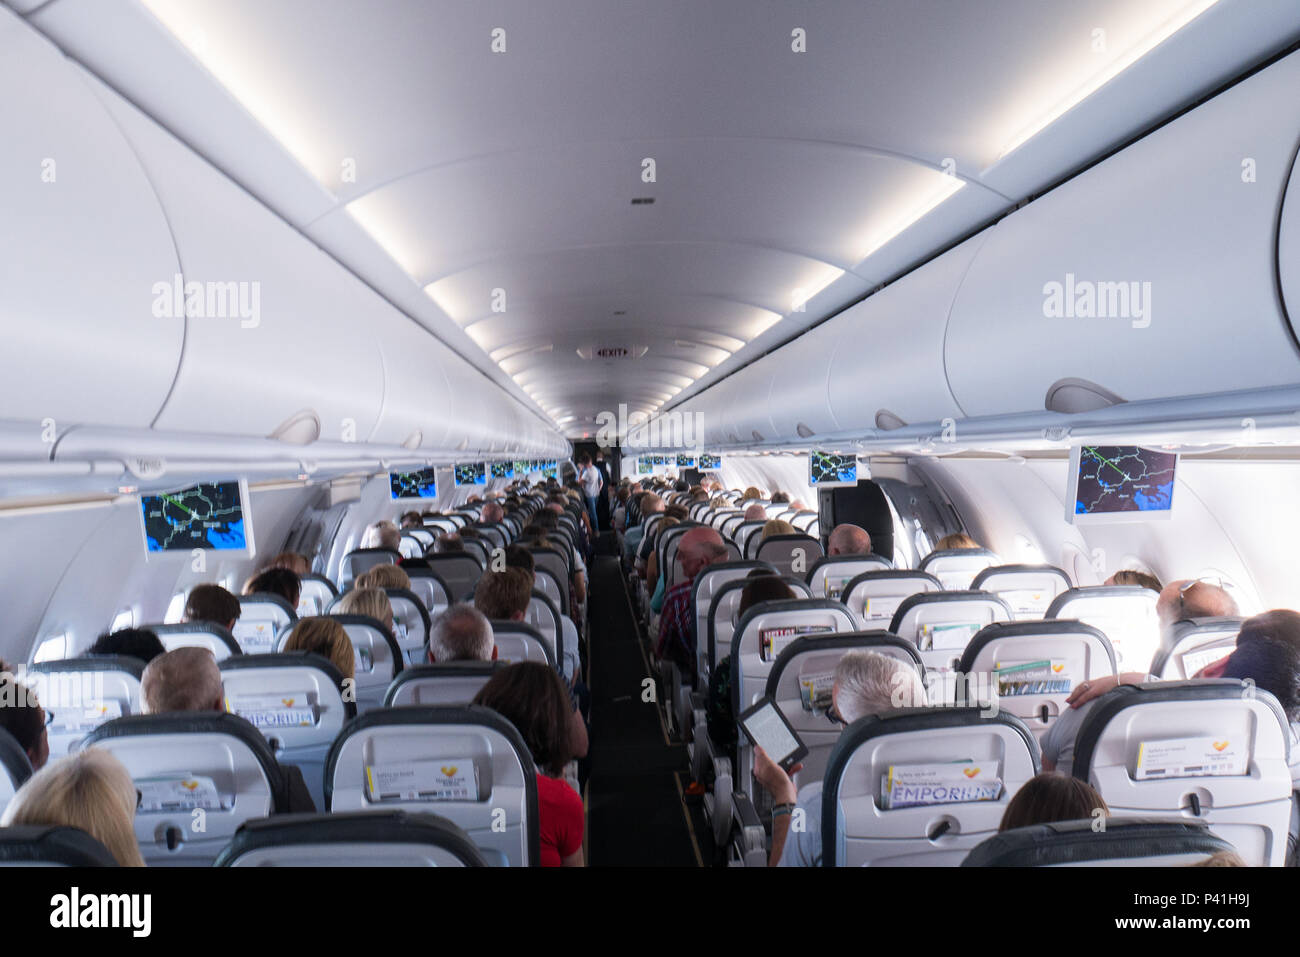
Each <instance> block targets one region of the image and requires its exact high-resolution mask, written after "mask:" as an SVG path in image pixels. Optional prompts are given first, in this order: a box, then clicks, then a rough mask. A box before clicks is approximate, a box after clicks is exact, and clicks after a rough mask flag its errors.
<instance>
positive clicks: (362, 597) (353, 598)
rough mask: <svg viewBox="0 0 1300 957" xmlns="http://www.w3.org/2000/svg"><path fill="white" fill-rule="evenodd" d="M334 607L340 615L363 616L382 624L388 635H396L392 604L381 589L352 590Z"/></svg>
mask: <svg viewBox="0 0 1300 957" xmlns="http://www.w3.org/2000/svg"><path fill="white" fill-rule="evenodd" d="M336 607H337V609H338V612H339V614H341V615H365V616H366V617H367V618H373V619H375V620H376V621H378V622H379V623H380V624H382V625H383V626H384V627H385V628H387V629H388V633H389V634H396V632H394V631H393V603H392V602H390V601H389V600H388V596H387V595H385V594H384V592H383V590H382V589H379V588H353V589H352V590H351V591H349V592H347V593H346V594H344V596H343V597H342V598H341V599H339V603H338V605H337V606H336Z"/></svg>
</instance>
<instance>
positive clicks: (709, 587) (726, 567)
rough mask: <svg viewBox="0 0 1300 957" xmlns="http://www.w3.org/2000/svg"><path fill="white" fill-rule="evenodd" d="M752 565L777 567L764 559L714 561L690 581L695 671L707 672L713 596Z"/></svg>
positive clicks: (702, 673) (698, 672) (741, 575)
mask: <svg viewBox="0 0 1300 957" xmlns="http://www.w3.org/2000/svg"><path fill="white" fill-rule="evenodd" d="M755 568H763V569H765V570H767V571H770V572H771V573H772V574H773V575H775V574H776V573H777V571H776V569H775V568H773V567H772V566H771V565H768V564H766V563H765V562H716V563H715V564H712V565H706V566H705V567H704V568H701V569H700V572H699V574H698V575H696V576H695V581H694V582H693V583H692V585H691V604H692V605H693V607H694V608H695V651H696V662H695V669H696V670H695V673H696V674H697V675H700V676H701V677H706V678H707V676H708V674H709V648H708V644H709V643H708V634H709V608H710V607H711V606H712V604H713V597H714V596H715V595H716V594H717V593H718V590H719V589H721V587H722V586H723V585H725V584H726V583H727V582H732V581H736V580H738V579H742V578H746V577H748V575H749V573H750V572H752V571H753V570H754V569H755Z"/></svg>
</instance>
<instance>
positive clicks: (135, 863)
mask: <svg viewBox="0 0 1300 957" xmlns="http://www.w3.org/2000/svg"><path fill="white" fill-rule="evenodd" d="M137 800H138V798H137V795H136V790H135V782H134V781H132V780H131V775H130V773H128V772H127V770H126V766H125V765H123V764H122V762H121V761H119V760H118V759H117V758H116V757H115V756H114V755H113V754H111V753H110V752H108V751H105V750H104V749H103V748H86V749H85V750H84V751H74V752H73V753H72V754H69V755H68V756H67V757H65V758H63V759H62V760H59V761H56V762H54V763H53V764H51V765H49V766H48V767H45V768H43V769H41V770H39V771H37V772H36V773H35V774H33V775H32V776H31V777H30V778H28V779H27V782H26V783H25V784H23V786H22V787H21V788H19V789H18V793H17V794H15V795H14V797H13V800H12V801H10V802H9V806H8V807H6V808H5V811H4V816H3V817H0V827H21V826H23V825H34V826H45V827H75V828H80V829H81V830H83V831H85V832H86V833H87V834H89V835H90V836H91V837H93V838H94V839H95V840H97V841H99V843H100V844H103V845H104V847H105V848H106V849H107V850H108V853H110V854H112V855H113V859H114V860H115V861H117V863H118V865H119V866H120V867H144V858H142V857H141V856H140V846H139V844H137V843H136V839H135V808H136V803H137Z"/></svg>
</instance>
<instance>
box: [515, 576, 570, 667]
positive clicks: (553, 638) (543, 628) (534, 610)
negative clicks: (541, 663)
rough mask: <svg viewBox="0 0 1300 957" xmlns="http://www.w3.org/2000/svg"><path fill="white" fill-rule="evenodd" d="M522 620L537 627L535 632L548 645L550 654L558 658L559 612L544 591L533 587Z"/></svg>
mask: <svg viewBox="0 0 1300 957" xmlns="http://www.w3.org/2000/svg"><path fill="white" fill-rule="evenodd" d="M524 621H525V622H526V623H527V624H530V625H532V626H533V627H534V628H536V629H537V633H538V634H539V635H541V636H542V639H543V640H544V641H545V642H546V643H547V644H548V645H550V648H551V655H552V657H554V658H555V660H556V661H559V660H560V636H561V628H562V626H561V624H560V612H559V609H557V608H556V607H555V606H554V605H553V604H551V600H550V599H549V598H547V597H546V594H545V593H544V592H541V591H538V590H537V589H536V588H534V589H533V593H532V595H531V596H530V597H529V599H528V610H527V611H525V612H524Z"/></svg>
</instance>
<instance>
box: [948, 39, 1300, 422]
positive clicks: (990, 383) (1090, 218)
mask: <svg viewBox="0 0 1300 957" xmlns="http://www.w3.org/2000/svg"><path fill="white" fill-rule="evenodd" d="M1297 89H1300V54H1292V55H1291V56H1289V57H1287V58H1286V59H1284V60H1282V61H1279V62H1278V63H1276V64H1274V65H1272V66H1270V67H1268V68H1267V69H1265V70H1263V71H1261V72H1260V73H1258V74H1256V75H1255V76H1252V77H1250V78H1248V79H1246V80H1244V81H1242V82H1241V83H1240V84H1238V85H1237V86H1235V87H1233V88H1231V89H1229V90H1227V91H1225V92H1224V93H1223V94H1221V95H1220V96H1218V97H1216V98H1215V99H1213V100H1211V101H1209V102H1207V103H1205V104H1203V105H1202V106H1199V107H1197V108H1196V109H1195V110H1193V111H1191V112H1189V113H1187V114H1186V115H1184V116H1182V117H1179V118H1178V119H1176V120H1174V121H1173V122H1171V123H1169V124H1168V125H1166V126H1164V127H1162V128H1160V129H1158V130H1156V131H1155V132H1153V133H1151V134H1150V135H1149V136H1147V137H1146V138H1144V139H1142V140H1140V141H1138V142H1137V143H1135V144H1133V145H1132V146H1130V147H1128V148H1127V149H1125V150H1124V151H1122V152H1120V153H1118V154H1116V155H1115V156H1112V157H1111V158H1109V159H1107V160H1106V161H1105V162H1103V163H1101V164H1099V165H1098V166H1096V167H1094V168H1093V169H1091V170H1088V171H1087V172H1085V173H1083V174H1081V175H1080V176H1078V177H1076V178H1075V179H1072V180H1070V181H1069V182H1067V183H1065V184H1064V185H1062V186H1061V187H1059V188H1057V189H1055V190H1053V191H1052V192H1050V193H1048V194H1047V195H1045V196H1043V197H1042V198H1040V199H1038V200H1037V201H1035V202H1033V203H1031V204H1029V205H1028V206H1026V207H1024V208H1023V209H1021V210H1019V211H1017V212H1016V213H1014V214H1012V215H1010V216H1008V217H1007V218H1006V219H1004V220H1002V221H1001V222H1000V223H999V224H998V225H997V226H995V227H993V228H992V229H990V230H989V231H988V234H989V235H988V241H987V242H986V243H985V244H984V245H983V247H982V248H981V249H980V251H979V254H978V255H977V256H976V258H975V261H974V263H973V265H972V266H971V269H970V272H969V274H968V275H967V277H966V279H965V281H964V282H963V283H962V285H961V289H960V292H959V293H958V295H957V299H956V302H955V303H954V305H953V309H952V315H951V318H950V319H949V323H948V335H947V345H946V348H945V351H944V356H945V359H946V366H947V369H948V375H949V379H950V382H951V383H952V389H953V393H954V395H955V396H956V398H957V400H958V402H959V403H960V404H961V406H962V408H963V409H964V410H965V412H966V414H967V415H972V416H975V415H997V414H1005V413H1015V412H1026V411H1032V410H1042V409H1043V408H1044V407H1045V403H1046V399H1047V396H1048V393H1049V391H1050V390H1052V388H1053V386H1054V385H1056V384H1058V383H1061V382H1062V381H1063V380H1075V383H1076V389H1075V392H1074V396H1075V398H1078V397H1079V396H1084V397H1085V398H1086V393H1085V392H1082V391H1079V390H1089V391H1091V392H1093V393H1094V394H1095V395H1096V396H1097V397H1098V398H1097V399H1096V403H1097V404H1098V405H1100V404H1104V403H1105V402H1106V401H1107V394H1108V393H1109V394H1110V396H1111V397H1112V398H1110V401H1114V400H1115V399H1120V400H1126V401H1130V402H1132V401H1137V400H1143V399H1159V398H1167V397H1173V396H1181V395H1197V394H1204V393H1213V392H1229V391H1234V390H1240V389H1256V388H1263V387H1268V386H1277V385H1286V384H1292V383H1295V382H1296V381H1297V379H1300V361H1298V359H1297V350H1296V347H1295V345H1294V343H1293V341H1292V337H1291V332H1290V330H1289V329H1288V328H1287V325H1286V322H1285V320H1284V317H1283V315H1282V312H1281V310H1280V308H1279V301H1278V276H1277V272H1276V268H1277V267H1276V261H1275V244H1276V239H1277V232H1276V230H1277V223H1278V209H1279V207H1280V206H1281V203H1282V197H1283V192H1284V190H1285V189H1286V182H1287V177H1288V176H1289V175H1290V171H1291V162H1292V158H1293V156H1294V155H1295V149H1296V143H1297V140H1298V139H1300V99H1297V97H1296V90H1297ZM1283 269H1284V270H1285V271H1286V273H1287V277H1286V281H1288V282H1290V283H1291V284H1294V282H1295V279H1294V277H1295V274H1296V271H1297V269H1300V265H1298V264H1297V260H1296V259H1295V257H1292V259H1291V260H1290V261H1289V262H1287V261H1285V260H1284V261H1283ZM1067 394H1068V393H1067ZM1063 411H1070V410H1069V409H1065V410H1063Z"/></svg>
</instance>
